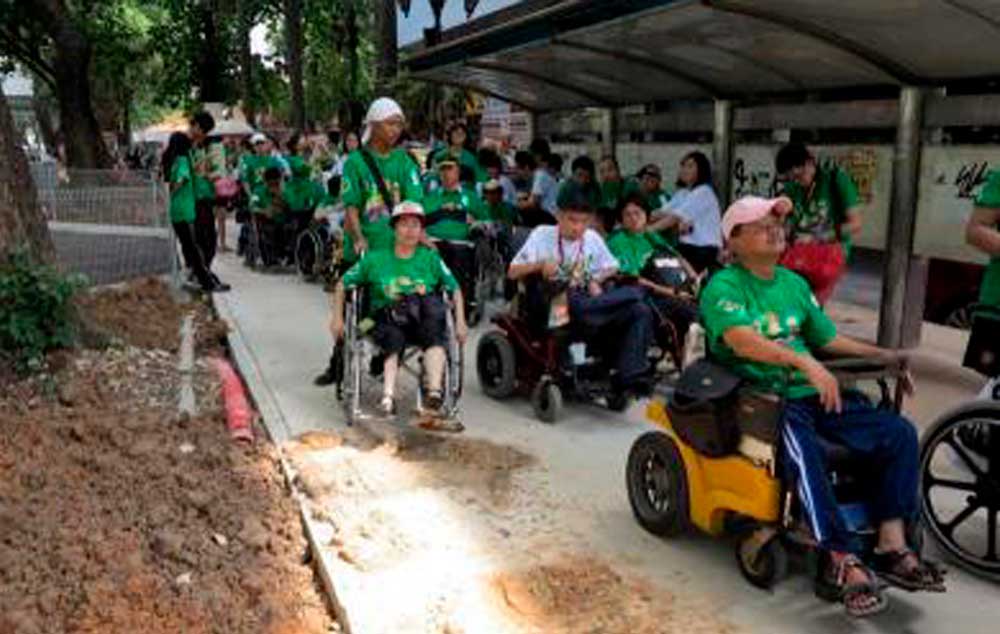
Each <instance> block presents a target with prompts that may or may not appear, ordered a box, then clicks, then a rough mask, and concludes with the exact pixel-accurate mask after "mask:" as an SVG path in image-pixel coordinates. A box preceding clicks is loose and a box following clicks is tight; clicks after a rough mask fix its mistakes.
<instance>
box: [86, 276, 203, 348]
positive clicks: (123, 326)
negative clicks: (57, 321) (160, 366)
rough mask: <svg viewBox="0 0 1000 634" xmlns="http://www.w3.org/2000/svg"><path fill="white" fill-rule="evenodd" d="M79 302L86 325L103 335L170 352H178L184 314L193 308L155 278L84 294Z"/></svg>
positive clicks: (138, 346) (134, 344)
mask: <svg viewBox="0 0 1000 634" xmlns="http://www.w3.org/2000/svg"><path fill="white" fill-rule="evenodd" d="M76 304H77V308H78V309H79V311H80V314H81V317H82V318H83V320H84V323H85V325H86V326H88V327H94V328H95V329H96V330H98V331H99V333H100V334H103V335H105V336H107V337H109V338H111V339H118V340H121V341H123V342H124V343H126V344H128V345H132V346H136V347H137V348H146V349H161V350H166V351H168V352H176V351H177V348H178V346H179V345H180V323H181V317H182V316H183V315H184V314H185V313H186V312H188V310H190V307H189V306H187V305H185V304H181V303H178V302H177V301H175V300H174V297H173V295H172V294H171V291H170V287H169V286H167V284H166V283H165V282H163V281H162V280H160V279H158V278H155V277H149V278H144V279H141V280H137V281H135V282H129V283H127V284H125V285H123V286H115V287H111V288H103V289H97V290H94V291H92V292H89V293H81V294H80V295H79V296H78V297H77V298H76Z"/></svg>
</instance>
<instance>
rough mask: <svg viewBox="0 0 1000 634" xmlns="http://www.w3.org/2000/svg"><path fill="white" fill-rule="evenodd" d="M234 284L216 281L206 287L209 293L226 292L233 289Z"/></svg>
mask: <svg viewBox="0 0 1000 634" xmlns="http://www.w3.org/2000/svg"><path fill="white" fill-rule="evenodd" d="M232 288H233V287H232V286H230V285H229V284H226V283H224V282H216V283H215V284H213V285H212V286H211V287H210V288H208V289H206V290H207V291H208V292H209V293H225V292H227V291H230V290H232Z"/></svg>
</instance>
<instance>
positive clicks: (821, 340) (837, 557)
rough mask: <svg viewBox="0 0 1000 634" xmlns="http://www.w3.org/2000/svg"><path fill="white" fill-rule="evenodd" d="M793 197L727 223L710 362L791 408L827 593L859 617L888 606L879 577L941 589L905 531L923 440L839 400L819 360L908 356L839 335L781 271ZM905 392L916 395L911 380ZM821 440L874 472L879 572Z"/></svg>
mask: <svg viewBox="0 0 1000 634" xmlns="http://www.w3.org/2000/svg"><path fill="white" fill-rule="evenodd" d="M791 211H792V202H791V200H789V199H788V198H785V197H781V198H772V199H767V198H757V197H753V196H748V197H745V198H741V199H739V200H737V201H736V202H734V203H733V204H732V205H731V206H730V207H729V209H728V210H727V211H726V213H725V216H723V219H722V232H723V235H724V236H725V239H726V241H727V244H728V247H729V250H730V252H731V253H732V255H733V258H734V261H733V264H731V265H730V266H728V267H726V268H725V269H723V270H722V271H719V272H718V273H716V274H715V275H714V276H713V277H712V279H711V281H710V282H709V283H708V285H707V286H706V287H705V289H704V290H703V291H702V295H701V300H700V304H701V305H700V308H701V313H702V321H703V322H704V326H705V331H706V337H707V345H708V348H709V350H710V352H711V354H712V356H713V357H714V358H715V359H716V360H717V361H718V362H719V363H721V364H723V365H725V366H727V367H729V368H730V369H732V370H733V371H734V372H736V373H737V374H738V375H740V376H741V377H743V379H744V382H745V383H746V384H747V385H749V386H750V387H751V388H754V389H757V390H760V391H765V392H769V393H773V394H778V395H780V396H782V397H783V398H784V399H785V406H784V407H785V409H784V412H785V413H784V424H783V425H782V438H781V450H782V453H783V455H782V464H783V466H784V468H785V474H784V476H785V477H786V478H787V481H788V482H791V483H795V485H797V490H798V494H799V500H800V502H801V505H802V509H803V512H804V516H805V518H806V520H807V521H808V523H809V527H810V529H811V530H812V533H813V536H814V537H815V539H816V541H817V542H818V543H819V545H820V548H822V549H823V550H824V551H825V552H826V553H827V554H828V555H829V556H828V557H826V558H825V559H826V560H827V561H828V564H827V566H826V568H825V570H824V571H823V574H822V575H820V576H819V577H818V578H817V590H818V591H822V592H823V594H824V596H836V597H839V598H840V600H841V601H842V602H843V604H844V607H845V609H846V610H847V612H848V613H849V614H851V615H853V616H868V615H870V614H874V613H876V612H879V611H881V610H882V609H883V608H884V607H885V605H886V599H885V596H884V595H883V591H882V588H881V586H880V585H879V584H878V583H877V579H876V577H875V574H876V572H877V574H878V575H879V576H882V577H883V578H884V579H885V580H886V581H888V582H890V583H892V584H895V585H898V586H901V587H904V588H906V589H908V590H932V591H943V590H944V585H943V582H942V579H941V576H940V573H939V571H938V570H937V569H936V568H934V567H933V566H932V565H929V564H927V563H925V562H924V561H922V560H921V559H920V555H919V554H918V553H916V552H914V551H912V550H910V546H911V545H910V544H907V541H906V530H905V525H906V523H907V522H911V521H916V520H917V512H918V507H917V503H918V502H917V500H918V498H917V473H918V472H917V434H916V431H915V430H914V428H913V425H911V424H910V423H909V422H907V421H906V420H905V419H904V418H902V417H901V416H899V415H897V414H895V413H894V412H892V411H888V410H884V409H878V408H876V407H874V406H873V405H872V404H871V402H870V401H868V400H867V398H865V397H863V396H860V395H858V394H857V393H852V392H845V393H843V394H842V393H841V390H840V386H839V385H838V383H837V379H836V378H835V377H834V376H833V374H831V373H830V372H829V371H828V370H827V369H826V368H825V367H824V366H823V365H822V364H821V363H820V362H819V361H817V360H816V359H815V357H814V356H813V353H814V352H816V351H822V352H823V353H825V354H828V355H830V354H832V355H836V356H850V357H868V358H874V359H880V360H892V359H896V358H898V353H897V352H895V351H892V350H885V349H883V348H878V347H876V346H872V345H869V344H866V343H862V342H859V341H854V340H852V339H849V338H847V337H844V336H842V335H838V334H837V329H836V326H834V324H833V322H832V321H831V320H830V318H829V317H827V316H826V314H825V313H824V312H823V309H822V308H821V307H820V305H819V303H818V302H817V301H816V298H815V297H814V296H813V294H812V291H811V290H810V289H809V284H808V283H807V282H806V280H805V279H804V278H802V277H800V276H799V275H798V274H796V273H793V272H792V271H790V270H788V269H785V268H783V267H780V266H778V260H779V259H780V258H781V254H782V253H783V252H784V250H785V231H784V221H783V219H784V216H785V215H787V214H788V213H789V212H791ZM904 386H905V387H906V388H907V390H908V391H909V392H912V382H911V381H910V380H909V377H906V380H905V383H904ZM819 437H822V438H824V439H827V440H829V441H831V442H833V443H836V444H839V445H844V446H846V447H848V448H850V449H851V450H852V452H853V453H855V454H857V455H859V456H862V457H863V458H864V460H866V462H867V463H869V464H870V465H871V466H872V469H871V471H870V473H871V475H870V477H871V481H870V482H869V483H868V489H869V490H870V491H871V497H870V499H869V500H868V504H867V511H868V514H869V517H870V518H871V520H872V521H873V523H874V524H875V525H877V526H878V545H877V547H876V551H875V556H874V558H873V560H872V562H871V563H872V564H873V566H874V568H875V570H876V572H873V571H871V570H869V569H868V568H867V567H866V566H865V565H864V564H863V563H861V561H860V560H859V559H858V558H857V556H856V555H855V554H853V551H855V550H856V544H855V543H854V539H853V537H852V535H851V533H850V531H849V530H848V528H847V524H846V522H845V520H844V518H843V517H842V516H841V513H840V509H839V507H838V505H837V500H836V498H835V497H834V493H833V489H832V486H831V483H830V481H829V476H828V474H827V471H826V469H825V466H824V453H823V451H822V449H821V445H820V443H819Z"/></svg>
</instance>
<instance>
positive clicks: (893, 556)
mask: <svg viewBox="0 0 1000 634" xmlns="http://www.w3.org/2000/svg"><path fill="white" fill-rule="evenodd" d="M911 558H912V560H915V561H916V565H914V566H908V565H907V560H911ZM872 565H873V566H874V568H875V571H876V572H878V574H879V576H880V577H882V578H883V579H885V580H886V581H887V582H889V583H891V584H892V585H894V586H896V587H897V588H902V589H903V590H908V591H910V592H945V591H946V588H945V587H944V573H943V571H942V570H941V569H940V568H939V567H938V566H936V565H935V564H933V563H931V562H928V561H924V560H923V559H921V558H920V555H918V554H917V553H915V552H913V551H912V550H910V549H909V548H903V549H900V550H895V551H892V552H887V553H880V552H878V551H875V552H874V553H872Z"/></svg>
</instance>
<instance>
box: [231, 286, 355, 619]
mask: <svg viewBox="0 0 1000 634" xmlns="http://www.w3.org/2000/svg"><path fill="white" fill-rule="evenodd" d="M212 305H213V306H214V308H215V311H216V313H217V314H218V316H219V318H220V319H222V320H223V321H225V322H226V324H227V325H228V326H229V332H228V333H227V339H228V340H229V347H230V351H231V353H232V356H233V363H234V365H235V366H236V369H237V371H238V372H239V373H240V376H241V377H242V378H243V380H244V382H245V383H246V386H247V389H248V390H249V391H250V394H251V397H252V398H253V401H254V403H255V404H256V406H257V410H258V412H259V413H260V417H261V421H262V423H263V425H264V429H265V430H266V431H267V435H268V438H269V439H270V441H271V444H272V445H273V446H274V448H275V451H276V454H277V456H278V464H279V467H280V469H281V473H282V476H283V477H284V479H285V486H287V487H288V490H289V491H291V494H292V497H293V498H294V499H295V502H296V504H297V505H298V507H299V516H300V517H301V519H302V527H303V532H304V533H305V537H306V541H307V542H308V544H309V550H310V552H311V553H312V559H313V563H314V565H315V569H316V572H317V573H318V574H319V577H320V581H321V583H322V585H323V590H324V591H325V592H326V596H327V600H328V601H329V602H330V605H331V607H332V608H333V611H334V614H335V615H336V617H337V621H338V623H339V624H340V626H341V628H342V630H343V632H344V633H345V634H352V632H353V629H352V627H351V620H350V617H349V616H348V614H347V608H346V607H345V605H344V603H343V602H342V601H341V600H340V597H339V596H338V594H337V591H336V588H335V586H334V583H333V568H334V566H333V565H332V562H331V561H329V557H330V555H329V553H328V551H327V549H326V548H324V545H323V544H322V543H321V540H320V538H319V535H320V533H321V530H320V529H319V528H318V525H317V523H316V522H315V521H314V520H313V519H312V518H311V516H310V512H309V504H308V502H307V498H306V496H305V495H304V494H303V493H302V492H301V491H300V490H299V488H298V487H297V486H296V483H295V482H296V476H295V471H294V469H293V468H292V466H291V465H290V464H289V463H288V460H287V459H286V458H285V453H284V451H283V450H282V448H281V445H280V443H281V442H284V441H287V440H290V439H291V427H290V426H289V425H288V422H287V421H286V420H285V416H284V414H283V413H282V412H281V408H280V407H279V406H278V402H277V399H276V398H275V396H274V393H273V391H272V390H271V387H270V386H269V385H268V384H267V382H266V381H265V380H264V377H263V374H262V373H261V371H260V367H259V365H258V363H257V359H256V357H255V356H254V354H253V352H252V351H251V350H250V347H249V346H248V345H247V343H246V339H245V338H244V337H243V333H242V331H241V330H240V325H239V322H238V321H237V320H236V318H235V316H234V314H233V310H232V308H231V306H230V305H229V301H228V299H227V298H226V297H225V296H223V295H220V294H213V295H212Z"/></svg>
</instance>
